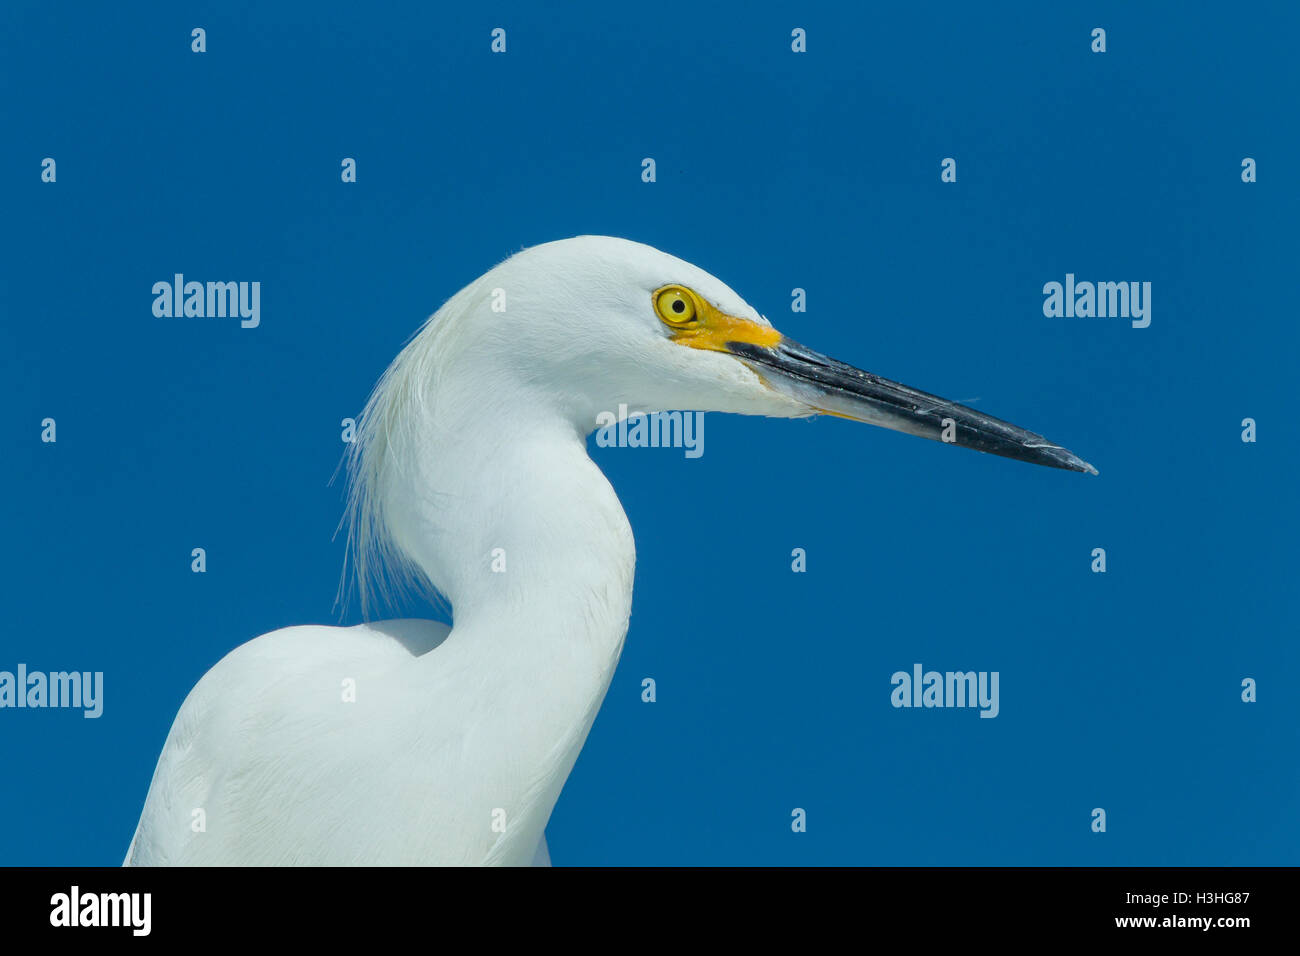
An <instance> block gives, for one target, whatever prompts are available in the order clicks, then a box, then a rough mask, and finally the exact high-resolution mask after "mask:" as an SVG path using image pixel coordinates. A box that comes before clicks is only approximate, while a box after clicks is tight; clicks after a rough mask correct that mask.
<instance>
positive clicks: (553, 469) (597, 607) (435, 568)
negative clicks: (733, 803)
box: [126, 236, 1095, 865]
mask: <svg viewBox="0 0 1300 956" xmlns="http://www.w3.org/2000/svg"><path fill="white" fill-rule="evenodd" d="M620 406H626V410H627V411H628V413H630V414H636V413H644V412H656V411H667V410H674V409H690V410H702V411H721V412H735V413H740V414H747V415H768V416H775V417H784V418H793V417H804V416H809V415H816V414H832V415H838V416H840V417H844V418H849V419H854V420H857V421H863V422H869V423H871V424H875V425H883V426H885V427H887V428H892V429H896V430H899V431H904V432H908V433H910V434H913V435H920V436H923V437H926V438H932V439H937V440H941V441H947V442H949V443H952V444H956V445H960V446H963V447H967V448H975V449H978V450H980V451H985V452H991V453H993V454H995V455H1003V456H1006V457H1008V458H1015V459H1019V460H1021V461H1026V462H1033V463H1035V464H1040V465H1049V466H1051V467H1054V468H1063V469H1069V470H1072V471H1087V472H1094V473H1095V470H1094V469H1093V468H1092V466H1091V465H1088V464H1087V463H1086V462H1084V461H1082V460H1080V459H1079V458H1077V457H1075V456H1074V455H1073V454H1071V453H1070V452H1068V451H1066V450H1065V449H1064V448H1061V447H1060V446H1059V445H1055V444H1052V443H1051V442H1049V441H1047V440H1046V439H1044V438H1042V437H1041V436H1039V435H1035V434H1033V433H1031V432H1027V431H1025V430H1023V429H1021V428H1017V427H1015V426H1014V425H1009V424H1007V423H1006V422H1002V421H999V420H997V419H995V418H990V417H989V416H987V415H984V414H982V413H981V412H977V411H974V410H972V409H970V408H964V407H962V406H960V405H956V404H953V403H951V402H948V401H945V400H943V399H940V398H937V397H935V396H933V395H928V394H926V393H924V392H919V391H916V390H915V389H912V388H908V387H907V386H904V385H899V384H897V383H895V382H891V381H888V380H886V379H883V378H879V377H878V376H876V375H872V374H870V373H867V372H863V371H860V370H858V369H856V368H854V367H852V366H850V365H845V364H843V363H842V362H837V361H835V360H833V359H830V358H827V357H826V356H824V355H821V354H819V353H817V352H814V351H812V350H810V349H807V348H805V347H803V346H802V345H798V344H796V343H795V342H793V341H791V340H789V339H787V338H785V337H784V336H782V335H781V333H779V332H778V331H776V329H774V328H773V327H772V326H771V324H770V323H769V322H768V321H767V320H766V319H765V318H763V317H762V316H761V315H759V314H758V312H756V311H755V310H754V309H753V308H751V307H750V306H749V305H748V304H746V303H745V301H744V300H742V299H741V298H740V297H739V296H738V295H736V293H735V292H733V291H732V290H731V289H729V288H728V287H727V286H726V285H724V284H723V283H722V282H720V281H718V280H717V279H715V278H714V277H713V276H711V275H709V274H708V273H706V272H704V271H702V270H701V269H699V268H697V267H695V266H693V265H691V264H689V263H687V262H683V261H682V260H680V259H677V258H674V257H673V256H670V255H667V254H665V253H663V252H660V251H658V250H656V249H653V248H651V247H649V246H645V245H641V244H639V243H635V242H630V241H627V240H624V239H613V238H606V237H595V236H584V237H579V238H575V239H566V240H561V241H558V242H551V243H547V244H545V245H540V246H536V247H533V248H531V249H527V250H525V251H523V252H520V253H519V254H517V255H515V256H513V257H512V258H510V259H508V260H506V261H505V262H503V263H502V264H500V265H498V266H497V267H496V268H494V269H492V270H491V271H490V272H488V273H487V274H485V275H484V276H482V277H480V278H479V279H477V280H476V281H474V282H472V283H471V284H470V285H468V286H467V287H466V288H464V289H463V290H461V291H460V292H458V293H457V294H456V295H455V296H453V297H452V298H451V299H450V300H449V301H448V302H447V303H446V304H445V305H443V307H442V308H441V309H439V310H438V311H437V312H436V313H435V314H434V315H433V317H432V318H431V319H430V320H429V321H428V323H427V324H426V325H425V326H424V327H423V329H422V330H421V331H420V332H419V333H418V334H417V335H416V336H415V337H414V338H413V339H412V340H411V341H410V343H409V344H408V345H407V346H406V347H405V348H404V349H403V350H402V352H401V354H400V355H398V357H397V359H396V360H395V361H394V362H393V364H392V366H391V367H390V368H389V369H388V371H387V372H386V373H385V374H384V376H383V378H382V379H381V380H380V382H379V384H378V386H377V387H376V388H375V391H374V393H373V395H372V396H371V398H370V400H369V402H368V403H367V405H366V408H365V411H364V414H363V416H362V418H361V420H360V424H359V427H358V437H357V441H356V444H355V445H354V447H353V451H352V453H351V459H350V462H349V476H350V480H351V490H350V500H349V518H350V534H349V554H350V556H351V559H352V562H353V564H354V570H355V572H356V573H357V576H358V579H359V580H360V582H361V598H362V604H363V610H368V607H369V602H370V600H371V599H370V597H369V596H368V595H367V583H368V582H370V581H372V580H377V581H378V582H379V583H380V585H381V587H382V583H383V581H384V580H386V579H388V580H391V579H392V578H393V576H394V575H395V574H409V575H410V576H411V578H412V580H414V581H416V582H418V583H421V584H424V585H428V586H431V587H433V588H436V589H437V590H438V591H439V592H440V593H441V594H443V595H445V597H446V598H447V599H448V601H449V602H450V604H451V607H452V611H453V614H454V621H455V626H454V628H453V629H451V630H450V631H449V630H448V628H447V627H446V626H445V625H442V624H437V623H434V622H431V621H415V620H397V621H386V622H382V623H370V624H362V625H358V626H356V627H348V628H341V627H325V626H316V625H306V626H302V627H290V628H285V629H283V630H279V631H274V632H272V633H270V634H266V635H263V636H262V637H259V638H257V639H256V640H253V641H250V642H249V643H247V644H244V645H242V646H240V647H238V648H236V649H235V650H233V651H231V652H230V653H229V654H228V655H227V656H226V657H225V658H223V659H222V660H221V661H220V662H219V663H217V664H216V666H214V667H213V668H212V669H211V670H210V671H208V673H207V674H205V675H204V676H203V678H202V679H201V680H200V681H199V682H198V684H197V685H196V686H195V687H194V689H193V690H192V691H191V692H190V694H189V696H188V697H187V698H186V700H185V703H184V704H183V705H182V707H181V709H180V712H179V714H178V715H177V717H176V720H175V722H174V724H173V725H172V728H171V732H170V733H169V735H168V737H167V741H166V744H165V745H164V748H163V751H162V755H161V756H160V758H159V760H158V766H157V769H156V770H155V771H154V776H153V781H152V783H151V785H150V788H149V793H148V796H147V798H146V800H145V805H144V810H143V812H142V814H141V816H140V822H139V825H138V827H137V829H136V833H135V837H134V839H133V840H132V842H131V847H130V849H129V850H128V851H127V860H126V862H127V863H128V864H138V865H153V864H435V863H436V864H479V863H500V864H527V863H530V862H533V863H546V862H549V857H548V852H547V847H546V842H545V838H544V835H543V831H544V829H545V827H546V823H547V820H548V819H549V818H550V815H551V810H552V808H553V807H554V805H555V802H556V800H557V798H558V797H559V794H560V788H561V787H562V786H563V785H564V781H565V779H566V778H567V776H568V774H569V771H570V770H571V769H572V767H573V764H574V761H575V760H576V759H577V756H578V752H579V750H580V749H581V748H582V745H583V742H584V741H585V739H586V737H587V732H588V731H589V730H590V728H591V725H592V722H593V720H594V719H595V716H596V711H597V709H598V708H599V707H600V704H601V701H602V700H603V699H604V696H605V692H606V690H607V688H608V687H609V683H610V679H611V677H612V676H613V673H614V668H615V665H616V664H617V663H618V659H619V654H620V652H621V650H622V647H623V638H624V635H625V634H626V632H627V626H628V615H629V611H630V608H631V599H632V568H633V562H634V559H635V554H634V548H633V542H632V529H631V528H630V527H629V526H628V522H627V518H626V517H625V515H624V513H623V510H622V508H621V507H620V506H619V502H618V498H617V497H616V496H615V494H614V491H613V489H612V488H611V487H610V485H609V483H608V481H606V479H605V477H604V475H603V474H602V473H601V472H600V470H599V469H598V468H597V467H596V465H595V464H594V463H593V462H592V461H591V459H590V458H589V457H588V455H587V447H586V436H587V435H588V434H590V433H591V432H592V431H593V430H594V428H595V424H596V421H597V417H598V415H600V414H601V413H602V412H608V410H610V409H615V408H619V407H620ZM377 572H378V573H377Z"/></svg>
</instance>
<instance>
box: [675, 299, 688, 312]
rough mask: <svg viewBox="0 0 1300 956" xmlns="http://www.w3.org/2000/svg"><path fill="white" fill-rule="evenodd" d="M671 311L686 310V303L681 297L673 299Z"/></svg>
mask: <svg viewBox="0 0 1300 956" xmlns="http://www.w3.org/2000/svg"><path fill="white" fill-rule="evenodd" d="M673 311H674V312H685V311H686V303H685V302H683V301H682V300H681V299H675V300H674V301H673Z"/></svg>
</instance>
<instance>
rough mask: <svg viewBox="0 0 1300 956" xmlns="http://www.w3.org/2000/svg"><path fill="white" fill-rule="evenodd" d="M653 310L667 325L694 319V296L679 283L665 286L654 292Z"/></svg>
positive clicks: (683, 323) (686, 322)
mask: <svg viewBox="0 0 1300 956" xmlns="http://www.w3.org/2000/svg"><path fill="white" fill-rule="evenodd" d="M655 311H656V312H658V313H659V318H661V319H663V320H664V321H665V322H667V323H668V324H669V325H686V324H688V323H690V322H693V321H695V297H694V296H693V295H692V294H691V292H690V291H689V290H687V289H683V288H682V287H681V286H679V285H670V286H665V287H664V288H662V289H660V290H659V291H658V292H656V293H655Z"/></svg>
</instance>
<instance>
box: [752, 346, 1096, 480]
mask: <svg viewBox="0 0 1300 956" xmlns="http://www.w3.org/2000/svg"><path fill="white" fill-rule="evenodd" d="M727 350H728V351H729V352H731V354H733V355H735V356H737V357H738V358H741V359H743V360H744V361H745V362H746V363H747V364H748V365H749V366H750V367H751V368H752V369H753V370H754V371H755V372H756V373H758V374H759V375H762V376H763V378H764V380H765V381H767V383H768V384H769V385H771V386H773V387H774V388H777V389H779V390H781V391H785V392H786V393H787V394H790V395H791V396H792V397H793V398H796V399H798V400H799V401H802V402H804V403H805V404H807V405H810V406H811V407H813V408H816V409H817V410H818V411H821V412H825V413H827V414H831V415H838V416H840V417H842V418H850V419H853V420H854V421H860V422H867V423H869V424H872V425H881V426H883V427H885V428H891V429H893V430H894V431H900V432H907V433H908V434H909V435H918V436H920V437H921V438H930V439H933V440H934V441H942V442H945V443H947V444H952V445H960V446H961V447H963V448H973V449H975V450H976V451H983V452H988V453H989V454H990V455H1001V456H1002V457H1004V458H1014V459H1016V460H1017V461H1027V462H1029V463H1030V464H1034V465H1047V466H1048V467H1049V468H1064V469H1066V470H1068V471H1082V472H1088V473H1091V474H1094V475H1095V474H1097V469H1096V468H1094V467H1092V465H1090V464H1088V463H1087V462H1086V461H1084V460H1083V459H1082V458H1079V457H1078V456H1077V455H1075V454H1073V453H1072V452H1069V451H1067V450H1066V449H1064V448H1062V447H1061V446H1060V445H1056V444H1053V443H1052V442H1050V441H1048V440H1047V439H1046V438H1044V437H1043V436H1042V435H1036V434H1034V433H1033V432H1030V431H1025V429H1023V428H1019V427H1017V426H1015V425H1012V424H1010V423H1008V422H1004V421H1001V420H1000V419H997V418H993V417H991V416H989V415H985V414H983V413H982V412H977V411H975V409H973V408H967V407H966V406H964V405H958V404H956V403H955V402H950V401H948V400H947V399H943V398H939V397H938V396H936V395H930V394H928V393H926V392H922V391H918V390H917V389H914V388H909V387H908V386H906V385H900V384H898V383H897V382H891V381H889V379H885V378H881V377H880V376H878V375H872V374H871V373H870V372H864V371H862V370H861V369H858V368H854V367H853V366H852V365H846V364H844V363H843V362H837V361H836V360H835V359H833V358H829V357H828V356H825V355H822V354H821V353H819V352H814V351H813V350H812V349H809V348H805V347H804V346H802V345H800V344H799V343H798V342H792V341H790V339H787V338H782V340H781V341H780V342H779V343H778V344H777V345H775V346H773V347H771V348H764V347H763V346H759V345H751V344H749V343H747V342H728V343H727Z"/></svg>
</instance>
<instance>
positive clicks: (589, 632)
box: [394, 394, 636, 716]
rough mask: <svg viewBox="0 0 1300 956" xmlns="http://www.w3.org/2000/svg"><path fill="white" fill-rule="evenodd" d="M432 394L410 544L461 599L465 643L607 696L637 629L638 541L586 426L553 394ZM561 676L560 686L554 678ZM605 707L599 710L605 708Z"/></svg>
mask: <svg viewBox="0 0 1300 956" xmlns="http://www.w3.org/2000/svg"><path fill="white" fill-rule="evenodd" d="M439 399H440V400H437V401H435V402H433V403H432V407H433V408H434V409H437V412H435V413H433V414H432V417H431V420H430V421H429V422H427V423H426V424H425V427H424V428H423V429H422V434H423V435H424V436H425V438H426V441H425V442H424V447H423V450H422V451H421V452H420V454H419V455H417V456H413V457H414V460H415V461H416V465H415V467H414V468H413V469H411V470H410V473H409V474H408V475H406V476H405V477H404V480H406V481H409V482H410V488H409V491H408V492H407V493H405V494H403V495H401V497H402V499H403V500H406V501H408V502H411V505H410V509H411V513H410V514H407V515H404V516H399V517H398V518H397V520H396V521H395V522H394V530H395V532H396V534H397V536H398V543H399V545H400V546H401V547H402V548H403V549H404V550H405V551H406V552H407V553H408V555H410V556H411V558H412V559H413V560H414V561H415V562H416V563H417V564H418V565H419V566H420V568H421V569H422V570H423V571H424V573H425V574H426V575H427V577H428V578H429V580H430V581H431V582H433V583H434V584H435V585H436V586H437V587H438V589H439V590H440V591H441V592H442V593H443V594H444V595H446V597H447V598H448V600H449V601H450V602H451V605H452V613H453V620H454V628H453V631H452V637H451V639H450V640H452V641H453V642H454V643H458V644H459V643H462V642H464V643H465V644H467V645H468V644H469V643H470V642H473V643H474V644H475V645H476V649H477V651H479V652H481V653H483V654H485V655H490V656H493V657H495V658H496V659H498V660H502V659H503V658H505V657H507V656H508V657H509V658H510V659H512V660H514V661H517V662H522V663H523V664H524V666H530V667H534V668H536V669H537V671H538V673H537V674H536V678H537V680H538V681H539V682H542V683H543V684H544V682H545V680H546V672H553V671H556V670H561V671H564V672H565V677H564V678H563V680H561V681H560V683H561V684H562V685H564V686H569V687H570V688H571V690H572V691H573V693H574V694H588V695H596V703H597V704H599V699H600V698H602V697H603V696H604V692H605V690H606V688H607V687H608V683H609V679H610V677H611V676H612V673H613V668H614V665H615V664H616V663H617V660H618V655H619V652H620V651H621V649H622V644H623V638H624V635H625V634H626V632H627V623H628V615H629V613H630V610H631V600H632V575H633V567H634V564H635V557H636V555H635V547H634V545H633V540H632V531H631V528H630V526H629V525H628V522H627V517H626V515H625V514H624V513H623V509H622V507H621V506H620V505H619V502H618V498H617V497H616V496H615V494H614V490H613V488H611V487H610V484H609V482H608V481H607V480H606V478H605V476H604V474H602V473H601V471H600V469H599V468H597V467H596V465H595V463H594V462H592V461H591V459H590V457H589V456H588V455H587V450H586V442H585V438H584V434H583V430H582V429H581V428H579V427H578V426H577V425H576V424H574V423H572V422H570V421H568V420H566V419H565V418H564V417H563V416H561V415H559V414H555V413H553V412H551V411H550V410H549V409H548V408H547V407H546V405H545V404H544V403H542V402H537V403H520V404H518V405H515V406H514V407H512V408H508V409H503V408H501V407H499V406H495V405H493V404H492V403H491V402H490V401H489V402H483V401H482V400H481V398H480V400H479V401H464V402H462V401H459V400H458V399H459V396H456V395H454V394H447V395H442V396H439ZM552 686H553V687H554V684H553V685H552ZM593 716H594V715H593Z"/></svg>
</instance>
